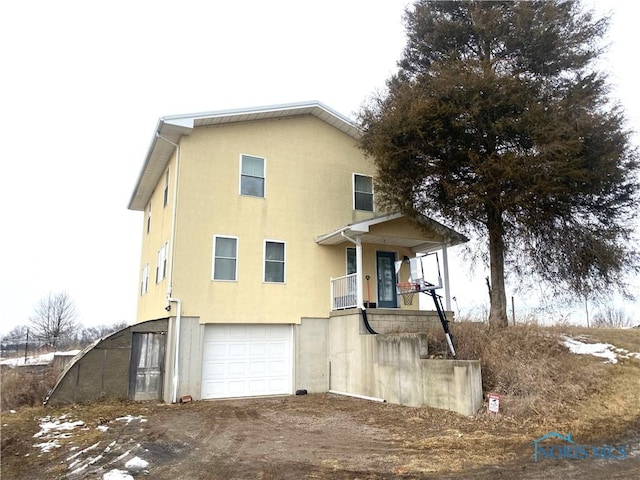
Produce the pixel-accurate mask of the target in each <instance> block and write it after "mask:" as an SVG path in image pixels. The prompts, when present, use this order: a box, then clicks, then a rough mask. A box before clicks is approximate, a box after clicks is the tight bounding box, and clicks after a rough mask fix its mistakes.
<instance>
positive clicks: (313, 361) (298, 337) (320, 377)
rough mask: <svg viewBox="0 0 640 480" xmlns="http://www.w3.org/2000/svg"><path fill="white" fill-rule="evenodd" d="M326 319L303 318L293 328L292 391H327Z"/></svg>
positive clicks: (327, 321) (327, 324) (327, 320)
mask: <svg viewBox="0 0 640 480" xmlns="http://www.w3.org/2000/svg"><path fill="white" fill-rule="evenodd" d="M328 331H329V319H328V318H303V319H302V321H301V322H300V325H296V326H295V327H294V344H295V347H294V348H295V361H294V365H295V376H294V378H295V380H294V391H296V390H307V392H309V393H321V392H326V391H327V390H329V372H328V366H329V361H328V344H327V338H328Z"/></svg>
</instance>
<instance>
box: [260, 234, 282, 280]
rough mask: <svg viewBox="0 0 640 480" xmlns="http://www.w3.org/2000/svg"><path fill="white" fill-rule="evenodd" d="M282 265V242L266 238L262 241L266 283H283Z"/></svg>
mask: <svg viewBox="0 0 640 480" xmlns="http://www.w3.org/2000/svg"><path fill="white" fill-rule="evenodd" d="M284 267H285V244H284V242H276V241H272V240H266V241H265V242H264V281H265V282H267V283H284V280H285V268H284Z"/></svg>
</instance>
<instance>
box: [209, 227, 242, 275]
mask: <svg viewBox="0 0 640 480" xmlns="http://www.w3.org/2000/svg"><path fill="white" fill-rule="evenodd" d="M237 276H238V239H237V238H235V237H219V236H217V235H216V236H214V237H213V274H212V278H213V280H231V281H235V280H236V279H237Z"/></svg>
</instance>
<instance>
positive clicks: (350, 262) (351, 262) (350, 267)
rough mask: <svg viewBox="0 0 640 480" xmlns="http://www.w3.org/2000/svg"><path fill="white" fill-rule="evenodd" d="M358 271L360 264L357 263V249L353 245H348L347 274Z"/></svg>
mask: <svg viewBox="0 0 640 480" xmlns="http://www.w3.org/2000/svg"><path fill="white" fill-rule="evenodd" d="M357 272H358V266H357V263H356V249H355V248H353V247H347V275H351V274H352V273H357Z"/></svg>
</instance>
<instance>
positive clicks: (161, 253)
mask: <svg viewBox="0 0 640 480" xmlns="http://www.w3.org/2000/svg"><path fill="white" fill-rule="evenodd" d="M166 276H167V244H166V243H165V244H164V245H162V247H161V248H160V250H158V264H157V266H156V283H160V282H161V281H162V280H164V277H166Z"/></svg>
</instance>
